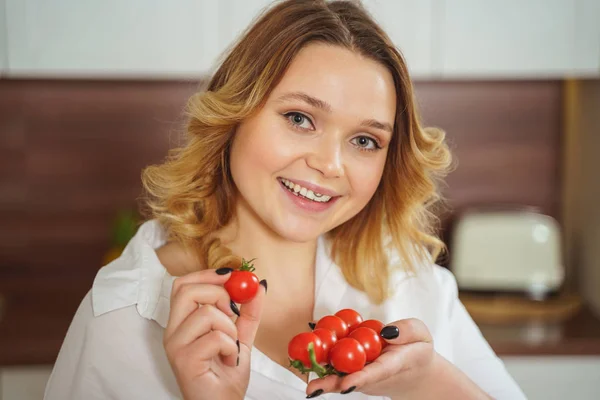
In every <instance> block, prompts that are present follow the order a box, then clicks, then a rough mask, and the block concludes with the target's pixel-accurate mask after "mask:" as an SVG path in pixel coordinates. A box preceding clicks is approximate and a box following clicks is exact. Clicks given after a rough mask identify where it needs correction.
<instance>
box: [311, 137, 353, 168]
mask: <svg viewBox="0 0 600 400" xmlns="http://www.w3.org/2000/svg"><path fill="white" fill-rule="evenodd" d="M334 136H335V135H331V137H329V138H327V139H325V138H323V139H324V140H318V141H316V142H315V143H314V148H313V149H312V151H311V152H310V153H309V154H308V156H307V157H306V163H307V164H308V166H309V167H310V168H312V169H315V170H317V171H319V172H320V173H321V174H322V175H323V177H325V178H339V177H341V176H343V175H344V163H343V160H342V146H341V145H340V143H339V142H338V141H337V140H335V137H334Z"/></svg>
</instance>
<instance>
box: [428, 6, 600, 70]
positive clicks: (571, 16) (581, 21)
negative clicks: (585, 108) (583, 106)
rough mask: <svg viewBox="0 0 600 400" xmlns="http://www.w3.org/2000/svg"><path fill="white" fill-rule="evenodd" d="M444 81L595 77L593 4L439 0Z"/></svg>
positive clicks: (599, 60)
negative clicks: (440, 5) (440, 2)
mask: <svg viewBox="0 0 600 400" xmlns="http://www.w3.org/2000/svg"><path fill="white" fill-rule="evenodd" d="M443 3H444V5H443V9H444V16H443V18H442V20H443V23H442V25H441V27H440V29H441V31H440V34H439V48H440V49H441V51H442V54H441V60H442V62H441V64H442V65H441V72H442V75H443V76H444V77H449V78H454V77H460V78H462V77H465V78H477V77H484V78H487V77H492V78H494V77H502V78H507V77H508V78H510V77H528V78H538V77H541V78H543V77H562V76H588V75H592V76H593V75H596V76H597V75H599V74H600V29H599V28H598V26H599V22H600V2H598V1H597V0H573V1H564V0H527V1H523V0H505V1H501V2H498V1H491V0H483V1H482V0H444V1H443Z"/></svg>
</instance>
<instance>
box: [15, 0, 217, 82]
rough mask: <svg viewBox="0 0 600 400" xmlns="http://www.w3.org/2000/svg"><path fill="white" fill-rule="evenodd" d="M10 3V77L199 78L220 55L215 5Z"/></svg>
mask: <svg viewBox="0 0 600 400" xmlns="http://www.w3.org/2000/svg"><path fill="white" fill-rule="evenodd" d="M5 1H6V6H7V7H6V12H7V16H8V19H7V22H8V31H9V33H10V34H9V36H8V37H9V40H8V48H9V51H8V57H9V65H10V74H11V76H61V77H78V76H82V77H115V76H116V77H182V76H183V77H185V76H198V75H199V74H200V72H201V71H205V70H208V69H209V68H210V66H211V64H212V62H213V61H214V59H215V58H216V55H217V54H218V52H219V48H218V44H217V43H218V42H217V40H216V35H215V32H217V30H218V20H217V19H216V18H215V15H217V8H218V2H216V1H212V0H176V1H169V2H166V1H160V0H127V1H122V0H104V1H78V0H56V1H45V0H5Z"/></svg>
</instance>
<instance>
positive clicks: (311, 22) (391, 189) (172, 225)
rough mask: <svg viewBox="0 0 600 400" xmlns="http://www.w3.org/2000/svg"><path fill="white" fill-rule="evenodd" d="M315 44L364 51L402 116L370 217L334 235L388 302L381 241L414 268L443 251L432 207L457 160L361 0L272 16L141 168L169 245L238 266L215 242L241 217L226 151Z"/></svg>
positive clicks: (290, 6) (303, 3) (359, 283)
mask: <svg viewBox="0 0 600 400" xmlns="http://www.w3.org/2000/svg"><path fill="white" fill-rule="evenodd" d="M314 42H320V43H327V44H330V45H335V46H340V47H342V48H346V49H349V50H351V51H355V52H358V53H360V54H361V55H363V56H366V57H369V58H371V59H373V60H375V61H377V62H379V63H381V64H382V65H384V66H386V67H387V68H388V69H389V71H390V72H391V74H392V75H393V78H394V83H395V89H396V93H397V111H396V119H395V126H394V135H393V138H392V141H391V143H390V147H389V151H388V156H387V160H386V165H385V167H384V171H383V176H382V179H381V182H380V184H379V186H378V188H377V190H376V192H375V195H374V196H373V198H372V199H371V200H370V202H369V203H368V204H367V206H366V207H365V208H364V209H363V210H361V211H360V212H359V213H358V214H357V215H356V216H355V217H353V218H351V219H350V220H349V221H347V222H345V223H343V224H342V225H340V226H338V227H336V228H335V229H333V230H332V231H331V232H329V233H327V238H328V239H329V243H330V244H331V256H332V258H333V259H334V260H335V261H336V262H337V263H338V265H340V268H341V269H342V271H343V274H344V276H345V278H346V280H347V281H348V283H349V284H350V285H352V286H353V287H355V288H357V289H359V290H362V291H364V292H365V293H366V294H367V295H368V296H369V298H370V299H371V300H372V301H373V302H375V303H381V302H382V301H384V300H385V299H386V298H387V297H388V295H389V293H388V290H389V277H390V268H389V267H390V266H389V265H388V264H389V259H388V256H387V255H386V252H387V250H386V249H387V247H388V246H387V244H385V243H384V238H389V240H390V243H389V246H390V248H393V249H394V250H395V251H396V252H397V254H398V256H399V259H400V264H401V265H402V267H403V268H405V269H406V270H410V271H415V269H416V267H415V264H416V263H423V262H425V263H427V262H430V261H431V260H435V259H436V258H437V256H438V254H439V253H440V251H441V250H442V249H443V248H444V245H443V243H442V242H441V241H440V240H439V239H438V238H437V237H436V236H435V235H434V222H435V216H434V213H433V212H432V209H431V207H432V205H433V204H435V203H436V202H437V201H438V200H439V199H440V197H439V194H438V190H437V183H438V182H439V181H440V178H442V177H443V176H445V174H446V172H447V170H448V167H449V166H450V162H451V156H450V152H449V151H448V148H447V146H446V144H445V143H444V136H445V134H444V132H442V131H440V130H437V129H424V128H423V127H421V124H420V121H419V116H418V113H417V110H416V105H415V100H414V97H413V88H412V84H411V80H410V77H409V73H408V69H407V66H406V63H405V62H404V59H403V57H402V55H401V54H400V52H399V51H398V50H397V49H396V47H395V46H394V45H393V43H392V41H391V40H390V39H389V38H388V36H387V35H386V34H385V33H384V32H383V30H382V29H381V28H380V27H379V26H378V25H377V24H376V23H375V22H374V21H373V20H372V18H371V17H370V16H369V14H368V13H367V12H366V11H365V10H364V9H363V7H362V6H361V5H360V4H358V3H356V2H349V1H331V2H327V1H324V0H288V1H283V2H280V3H277V4H276V5H274V6H273V7H272V8H270V9H269V10H268V11H267V12H265V13H264V14H263V15H262V16H261V17H260V18H259V19H258V20H257V21H256V22H255V23H254V24H253V25H252V26H251V27H250V28H249V29H248V30H247V31H246V32H245V34H244V35H242V37H241V38H240V40H239V41H238V42H237V43H236V44H235V46H234V47H233V48H231V49H230V51H229V52H228V54H227V56H226V58H225V59H224V61H223V62H222V63H221V65H220V66H219V68H218V69H217V71H216V72H215V73H214V75H213V76H212V78H211V79H210V81H209V84H208V87H207V89H206V91H203V92H199V93H196V94H194V95H193V96H192V97H191V98H190V99H189V101H188V104H187V114H188V116H189V120H188V123H187V127H186V133H187V144H186V145H185V146H184V147H181V148H177V149H174V150H171V152H170V153H169V156H168V158H167V160H166V161H165V162H164V163H163V164H160V165H153V166H149V167H147V168H146V169H145V170H144V171H143V174H142V181H143V184H144V188H145V190H146V192H147V199H146V202H147V205H148V206H149V208H150V210H151V211H150V212H151V216H152V217H153V218H156V219H157V220H158V221H159V222H160V223H161V224H162V225H163V226H165V228H166V229H167V231H168V232H169V238H170V239H171V240H176V241H179V242H180V243H183V244H184V245H185V246H188V247H192V248H194V249H195V250H196V252H197V254H198V256H199V257H200V258H201V259H202V260H203V262H204V265H205V266H207V267H208V268H218V267H220V266H223V265H234V266H235V265H239V263H240V259H239V257H237V256H235V255H233V254H232V253H231V251H230V250H229V249H228V248H226V247H225V246H223V245H222V244H221V243H220V242H219V240H218V239H216V238H214V237H213V236H212V233H214V232H216V231H217V230H219V229H220V228H222V227H224V226H225V225H226V224H227V223H228V222H230V220H231V218H232V216H233V212H234V204H235V198H234V193H235V191H234V184H233V180H232V177H231V174H230V171H229V149H230V146H231V143H232V140H233V136H234V132H235V128H236V126H237V125H238V124H239V123H240V122H242V121H243V120H244V119H245V118H247V117H248V116H249V115H251V114H252V113H253V112H255V111H256V110H258V109H259V108H260V107H262V105H263V104H264V102H265V101H266V99H267V97H268V96H269V94H270V92H271V91H272V90H273V88H274V87H275V86H276V85H277V83H278V82H279V81H280V79H281V78H282V76H283V74H284V73H285V71H286V69H287V67H288V66H289V65H290V63H291V62H292V60H293V58H294V56H295V55H296V54H297V53H298V52H299V50H300V49H302V48H303V47H304V46H306V45H307V44H308V43H314Z"/></svg>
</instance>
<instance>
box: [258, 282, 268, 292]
mask: <svg viewBox="0 0 600 400" xmlns="http://www.w3.org/2000/svg"><path fill="white" fill-rule="evenodd" d="M259 283H260V284H261V285H263V286H264V287H265V293H267V280H266V279H263V280H262V281H260V282H259Z"/></svg>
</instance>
